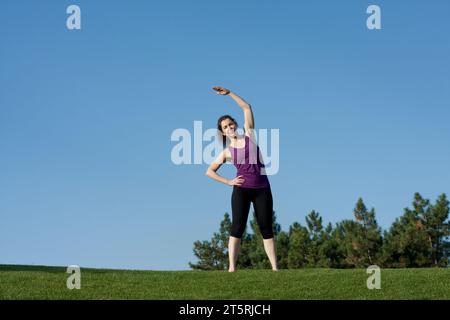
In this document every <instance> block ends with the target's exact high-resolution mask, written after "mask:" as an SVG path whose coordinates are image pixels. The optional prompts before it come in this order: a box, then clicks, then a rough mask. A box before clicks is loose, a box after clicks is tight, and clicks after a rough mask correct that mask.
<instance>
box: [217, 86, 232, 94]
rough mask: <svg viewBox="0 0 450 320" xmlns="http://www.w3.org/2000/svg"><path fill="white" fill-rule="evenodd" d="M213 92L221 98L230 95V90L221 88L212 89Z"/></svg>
mask: <svg viewBox="0 0 450 320" xmlns="http://www.w3.org/2000/svg"><path fill="white" fill-rule="evenodd" d="M213 90H214V91H216V93H217V94H221V95H223V96H226V95H227V94H229V93H230V90H228V89H225V88H223V87H213Z"/></svg>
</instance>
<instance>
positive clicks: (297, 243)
mask: <svg viewBox="0 0 450 320" xmlns="http://www.w3.org/2000/svg"><path fill="white" fill-rule="evenodd" d="M309 244H310V239H309V232H308V229H307V228H305V227H304V226H302V225H301V224H300V223H298V222H294V223H293V224H292V225H291V226H290V227H289V249H288V258H287V262H288V268H289V269H298V268H302V267H305V266H306V264H307V263H308V260H307V255H308V246H309Z"/></svg>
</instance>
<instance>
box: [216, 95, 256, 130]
mask: <svg viewBox="0 0 450 320" xmlns="http://www.w3.org/2000/svg"><path fill="white" fill-rule="evenodd" d="M213 89H214V90H215V91H217V94H221V95H229V96H230V97H231V98H232V99H233V100H234V101H236V103H237V104H238V106H239V107H241V109H242V110H243V111H244V120H245V123H244V129H245V131H247V132H248V131H249V130H250V129H254V128H255V119H254V117H253V111H252V107H251V105H250V104H249V103H247V102H246V101H245V100H244V99H242V98H241V97H239V96H238V95H237V94H236V93H234V92H231V91H230V90H228V89H225V88H223V87H214V88H213Z"/></svg>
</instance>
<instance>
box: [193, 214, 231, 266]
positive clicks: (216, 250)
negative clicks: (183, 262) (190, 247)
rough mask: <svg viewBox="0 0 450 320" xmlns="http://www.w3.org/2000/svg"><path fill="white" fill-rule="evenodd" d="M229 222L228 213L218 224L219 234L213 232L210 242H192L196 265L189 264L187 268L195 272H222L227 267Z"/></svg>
mask: <svg viewBox="0 0 450 320" xmlns="http://www.w3.org/2000/svg"><path fill="white" fill-rule="evenodd" d="M230 228H231V220H230V216H229V214H228V213H225V215H224V219H223V220H222V221H221V223H220V229H219V232H218V233H217V232H215V233H214V234H213V237H212V239H211V241H196V242H194V255H195V256H196V257H197V258H198V260H199V261H198V263H196V264H194V263H191V262H189V266H190V267H191V268H192V269H196V270H224V269H226V268H227V266H228V239H229V236H230Z"/></svg>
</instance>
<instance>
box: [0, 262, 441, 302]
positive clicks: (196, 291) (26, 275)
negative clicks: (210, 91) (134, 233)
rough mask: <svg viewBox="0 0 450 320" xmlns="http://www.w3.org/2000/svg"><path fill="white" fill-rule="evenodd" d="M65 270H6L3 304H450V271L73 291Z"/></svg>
mask: <svg viewBox="0 0 450 320" xmlns="http://www.w3.org/2000/svg"><path fill="white" fill-rule="evenodd" d="M68 277H69V274H67V273H66V268H65V267H42V266H12V265H0V299H177V300H180V299H450V269H382V270H381V289H380V290H376V289H375V290H369V289H367V287H366V280H367V278H368V277H369V275H368V274H366V270H365V269H348V270H338V269H300V270H281V271H279V272H272V271H271V270H238V271H237V272H235V273H228V272H224V271H209V272H205V271H134V270H109V269H106V270H105V269H84V268H83V267H81V289H80V290H76V289H74V290H69V289H67V287H66V280H67V278H68Z"/></svg>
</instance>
